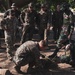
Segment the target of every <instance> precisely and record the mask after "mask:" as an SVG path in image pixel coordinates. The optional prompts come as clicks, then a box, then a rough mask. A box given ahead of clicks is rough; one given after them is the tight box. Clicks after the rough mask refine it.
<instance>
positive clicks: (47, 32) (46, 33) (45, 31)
mask: <svg viewBox="0 0 75 75" xmlns="http://www.w3.org/2000/svg"><path fill="white" fill-rule="evenodd" d="M48 35H49V30H47V29H45V30H44V40H46V42H47V44H48Z"/></svg>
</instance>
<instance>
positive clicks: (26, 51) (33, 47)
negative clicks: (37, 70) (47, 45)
mask: <svg viewBox="0 0 75 75" xmlns="http://www.w3.org/2000/svg"><path fill="white" fill-rule="evenodd" d="M39 57H40V47H39V44H38V42H34V41H27V42H25V43H23V44H22V45H21V46H20V47H19V48H18V49H17V51H16V53H15V56H14V58H13V61H14V62H15V64H16V65H17V66H19V67H21V66H24V65H26V64H29V67H31V65H32V63H34V64H33V65H32V66H34V65H35V66H39V65H40V64H41V63H40V61H39V60H40V58H39Z"/></svg>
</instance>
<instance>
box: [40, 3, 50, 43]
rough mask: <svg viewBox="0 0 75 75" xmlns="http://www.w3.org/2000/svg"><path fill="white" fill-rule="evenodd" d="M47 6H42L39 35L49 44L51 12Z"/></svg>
mask: <svg viewBox="0 0 75 75" xmlns="http://www.w3.org/2000/svg"><path fill="white" fill-rule="evenodd" d="M47 8H48V6H47V4H41V10H40V11H39V34H40V38H41V40H43V39H44V40H46V41H47V42H48V35H49V29H50V25H51V12H50V11H48V9H47Z"/></svg>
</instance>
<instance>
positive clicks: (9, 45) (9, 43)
mask: <svg viewBox="0 0 75 75" xmlns="http://www.w3.org/2000/svg"><path fill="white" fill-rule="evenodd" d="M14 42H15V36H14V34H13V33H10V32H5V44H6V51H7V53H9V54H10V53H12V51H13V49H14Z"/></svg>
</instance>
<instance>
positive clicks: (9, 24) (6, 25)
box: [1, 16, 18, 33]
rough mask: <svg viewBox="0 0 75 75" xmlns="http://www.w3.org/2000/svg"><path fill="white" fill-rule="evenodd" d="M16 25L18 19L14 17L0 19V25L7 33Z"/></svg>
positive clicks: (13, 29)
mask: <svg viewBox="0 0 75 75" xmlns="http://www.w3.org/2000/svg"><path fill="white" fill-rule="evenodd" d="M17 26H18V19H17V18H16V17H14V18H10V17H9V16H8V17H6V18H4V19H3V20H2V21H1V27H2V28H3V29H4V31H6V32H9V33H12V32H15V31H16V28H17Z"/></svg>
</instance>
